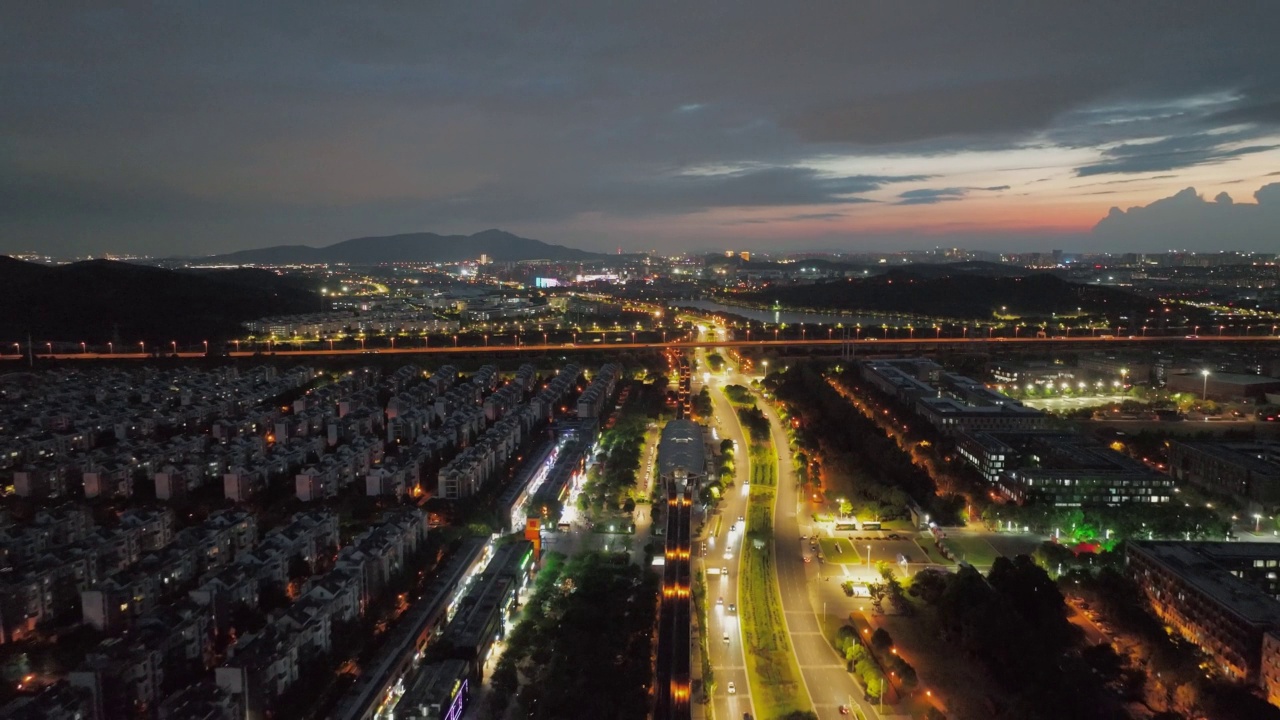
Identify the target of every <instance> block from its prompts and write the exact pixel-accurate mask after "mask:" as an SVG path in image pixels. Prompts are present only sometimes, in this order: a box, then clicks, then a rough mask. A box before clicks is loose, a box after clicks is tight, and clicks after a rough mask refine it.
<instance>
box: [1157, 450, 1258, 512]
mask: <svg viewBox="0 0 1280 720" xmlns="http://www.w3.org/2000/svg"><path fill="white" fill-rule="evenodd" d="M1169 472H1170V474H1172V475H1173V477H1174V478H1176V479H1178V480H1181V481H1184V482H1189V483H1191V484H1193V485H1198V486H1200V487H1202V488H1204V489H1206V490H1209V491H1210V492H1214V493H1220V494H1223V495H1230V496H1231V497H1233V498H1235V499H1236V501H1238V502H1240V503H1241V504H1242V505H1245V506H1246V507H1248V508H1249V509H1250V510H1255V511H1267V512H1268V513H1269V512H1270V511H1272V510H1274V509H1275V508H1276V507H1277V506H1280V442H1275V441H1265V440H1251V441H1234V440H1232V441H1227V440H1219V441H1214V440H1194V441H1191V440H1175V441H1172V442H1170V443H1169Z"/></svg>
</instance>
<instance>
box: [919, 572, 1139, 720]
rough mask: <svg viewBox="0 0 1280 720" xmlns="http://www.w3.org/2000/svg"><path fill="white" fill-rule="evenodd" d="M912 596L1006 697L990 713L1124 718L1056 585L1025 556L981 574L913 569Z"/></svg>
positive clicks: (1026, 719) (1037, 718)
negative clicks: (1070, 619)
mask: <svg viewBox="0 0 1280 720" xmlns="http://www.w3.org/2000/svg"><path fill="white" fill-rule="evenodd" d="M910 594H911V595H913V596H915V597H917V598H919V599H920V600H921V601H922V603H923V605H924V606H925V607H926V608H928V610H929V621H930V622H933V623H935V624H936V630H937V634H938V637H939V638H940V639H941V641H942V642H944V643H947V644H948V645H950V646H952V647H954V648H955V649H956V650H958V651H959V652H960V653H961V657H963V658H964V659H965V660H967V661H972V662H977V663H981V664H982V666H983V667H984V669H985V670H986V671H987V673H988V674H989V675H990V676H991V677H992V678H993V679H994V680H995V682H996V683H997V684H998V685H999V686H1000V688H1001V689H1002V690H1003V691H1004V693H1005V695H1006V696H1007V697H1008V698H1009V700H1008V701H1007V702H1005V703H1002V704H998V703H996V702H994V701H992V703H991V705H992V708H991V710H992V712H991V715H992V717H996V718H1011V719H1012V718H1018V719H1019V720H1058V719H1059V718H1061V719H1063V720H1065V719H1067V718H1072V719H1074V718H1084V717H1088V718H1102V719H1110V718H1115V719H1116V720H1120V719H1121V718H1127V717H1128V715H1127V713H1125V712H1124V709H1123V707H1122V706H1121V705H1120V704H1119V702H1118V699H1117V698H1116V697H1115V696H1114V695H1113V694H1110V693H1108V692H1106V688H1105V685H1104V682H1103V681H1102V680H1100V678H1099V676H1098V675H1097V674H1096V673H1095V671H1094V669H1093V667H1092V666H1091V665H1090V663H1089V662H1088V656H1087V655H1086V654H1085V653H1084V652H1081V647H1080V646H1081V643H1082V639H1083V636H1082V634H1081V632H1080V630H1079V628H1077V627H1076V626H1074V625H1072V624H1071V623H1070V622H1068V621H1067V608H1066V603H1065V601H1064V599H1063V596H1062V594H1061V592H1059V590H1058V587H1057V585H1056V584H1055V583H1054V581H1053V580H1052V579H1050V577H1049V575H1048V573H1046V572H1045V570H1044V569H1043V568H1041V567H1040V566H1038V565H1036V564H1035V562H1033V561H1032V559H1031V558H1030V557H1027V556H1025V555H1019V556H1018V557H1016V558H1014V559H1012V560H1011V559H1009V558H1006V557H1001V558H998V559H997V560H996V561H995V563H994V564H993V565H992V567H991V571H990V572H989V573H988V574H987V575H986V577H983V575H982V574H981V573H979V572H978V571H977V570H976V569H974V568H973V567H972V566H970V565H961V566H960V568H959V569H958V570H957V571H956V572H955V573H954V574H953V573H945V572H939V571H925V572H920V573H917V574H916V575H915V577H914V578H913V580H912V584H911V588H910Z"/></svg>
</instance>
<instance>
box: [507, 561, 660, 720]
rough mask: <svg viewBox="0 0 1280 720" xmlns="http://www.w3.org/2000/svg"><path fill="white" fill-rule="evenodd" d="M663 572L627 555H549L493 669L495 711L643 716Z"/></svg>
mask: <svg viewBox="0 0 1280 720" xmlns="http://www.w3.org/2000/svg"><path fill="white" fill-rule="evenodd" d="M658 586H659V580H658V578H657V576H655V575H653V574H652V573H648V572H646V571H645V570H644V569H642V568H640V567H637V566H636V565H634V564H632V563H631V562H630V559H629V557H628V556H627V555H625V554H621V555H619V554H606V553H598V552H593V553H585V554H582V555H578V556H576V557H574V558H573V559H572V560H568V561H566V560H565V559H564V558H563V556H560V555H558V554H556V553H548V555H547V556H546V558H545V559H544V562H543V568H542V570H541V571H540V572H539V574H538V579H537V581H536V584H535V588H534V592H533V595H532V597H531V598H530V600H529V601H528V602H527V603H526V605H525V608H524V615H523V617H522V619H521V622H520V624H519V625H517V626H516V629H515V630H514V631H513V632H512V633H511V635H510V637H509V638H508V640H507V649H506V651H505V652H504V653H503V655H502V659H501V660H499V661H498V667H497V668H496V669H495V671H494V674H493V690H494V692H493V693H492V694H491V696H490V697H491V698H492V702H491V705H490V707H489V717H492V718H500V717H504V716H505V714H506V712H507V710H508V704H509V703H510V702H512V701H514V702H515V703H516V706H517V709H518V710H519V712H518V713H517V714H519V715H520V716H521V717H528V718H530V719H531V720H558V719H559V718H567V717H592V718H619V720H628V719H630V718H634V719H635V720H642V719H643V718H644V717H645V715H646V713H647V711H648V708H649V684H650V675H651V670H652V668H651V665H650V659H651V657H652V654H653V642H652V630H653V627H654V623H655V622H657V607H658V601H657V598H658Z"/></svg>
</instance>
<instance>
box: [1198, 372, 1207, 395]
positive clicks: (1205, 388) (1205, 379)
mask: <svg viewBox="0 0 1280 720" xmlns="http://www.w3.org/2000/svg"><path fill="white" fill-rule="evenodd" d="M1200 374H1201V375H1203V376H1204V388H1203V389H1202V390H1201V391H1200V399H1201V400H1208V399H1209V371H1208V370H1201V371H1200Z"/></svg>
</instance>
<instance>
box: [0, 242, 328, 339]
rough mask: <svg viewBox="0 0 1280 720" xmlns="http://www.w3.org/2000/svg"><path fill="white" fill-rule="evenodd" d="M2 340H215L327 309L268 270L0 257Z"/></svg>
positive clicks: (300, 283) (305, 285) (298, 283)
mask: <svg viewBox="0 0 1280 720" xmlns="http://www.w3.org/2000/svg"><path fill="white" fill-rule="evenodd" d="M0 288H4V292H3V293H0V340H2V341H7V342H17V341H25V340H26V338H27V336H28V335H30V336H31V337H32V338H33V339H35V340H39V341H54V342H57V341H68V342H87V343H105V342H107V341H111V340H115V341H123V342H128V343H136V342H138V341H146V342H148V343H168V342H170V341H177V342H180V343H182V342H186V343H198V342H200V341H202V340H209V341H211V342H213V341H216V340H220V339H224V338H228V337H232V336H235V335H239V334H241V333H242V332H243V330H242V329H241V328H240V323H241V322H244V321H246V320H253V319H255V318H259V317H263V316H266V315H274V314H282V313H300V312H316V311H318V310H322V309H323V301H322V299H321V298H320V296H319V294H317V293H315V292H314V291H313V290H312V289H311V288H310V286H309V282H308V281H305V280H301V279H298V278H293V277H288V276H282V275H277V274H276V273H273V272H268V271H265V270H253V269H236V270H165V269H162V268H156V267H148V266H144V265H134V264H130V263H123V262H114V261H110V260H91V261H88V262H79V263H72V264H70V265H52V266H51V265H39V264H36V263H29V262H23V261H21V260H15V259H13V258H10V257H6V256H0Z"/></svg>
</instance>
